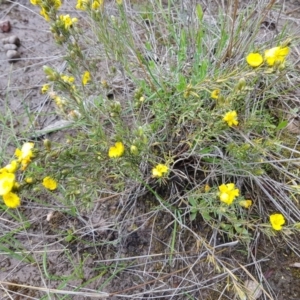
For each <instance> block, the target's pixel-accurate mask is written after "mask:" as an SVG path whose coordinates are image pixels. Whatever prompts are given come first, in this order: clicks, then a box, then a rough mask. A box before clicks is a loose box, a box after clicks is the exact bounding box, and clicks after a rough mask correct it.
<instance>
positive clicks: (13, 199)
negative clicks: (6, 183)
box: [3, 193, 21, 208]
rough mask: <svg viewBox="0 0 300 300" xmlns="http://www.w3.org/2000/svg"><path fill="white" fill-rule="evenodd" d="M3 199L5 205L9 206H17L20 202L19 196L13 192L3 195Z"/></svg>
mask: <svg viewBox="0 0 300 300" xmlns="http://www.w3.org/2000/svg"><path fill="white" fill-rule="evenodd" d="M3 201H4V203H5V205H6V206H7V207H9V208H17V207H19V206H20V204H21V201H20V197H19V196H18V195H17V194H14V193H8V194H6V195H3Z"/></svg>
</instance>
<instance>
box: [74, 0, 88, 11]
mask: <svg viewBox="0 0 300 300" xmlns="http://www.w3.org/2000/svg"><path fill="white" fill-rule="evenodd" d="M88 2H89V0H77V4H76V9H81V10H86V7H87V4H88Z"/></svg>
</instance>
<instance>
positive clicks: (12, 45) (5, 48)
mask: <svg viewBox="0 0 300 300" xmlns="http://www.w3.org/2000/svg"><path fill="white" fill-rule="evenodd" d="M3 48H4V50H16V49H17V48H18V47H17V46H16V45H15V44H5V45H4V46H3Z"/></svg>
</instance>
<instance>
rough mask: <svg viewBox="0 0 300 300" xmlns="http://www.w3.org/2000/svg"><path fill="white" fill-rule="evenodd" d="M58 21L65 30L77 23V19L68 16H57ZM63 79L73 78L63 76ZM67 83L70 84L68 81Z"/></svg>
mask: <svg viewBox="0 0 300 300" xmlns="http://www.w3.org/2000/svg"><path fill="white" fill-rule="evenodd" d="M59 19H60V21H61V22H62V23H63V24H64V26H65V29H66V30H69V29H70V27H71V26H72V25H73V24H74V23H76V22H77V21H78V19H77V18H71V17H70V15H62V16H59ZM62 77H63V76H62ZM65 77H67V78H74V77H69V76H66V75H65ZM67 81H68V80H67ZM68 82H70V81H68Z"/></svg>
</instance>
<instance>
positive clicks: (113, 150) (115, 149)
mask: <svg viewBox="0 0 300 300" xmlns="http://www.w3.org/2000/svg"><path fill="white" fill-rule="evenodd" d="M124 151H125V147H124V145H123V143H122V142H116V143H115V145H114V146H112V147H110V148H109V151H108V156H109V157H110V158H114V157H121V156H122V155H123V154H124Z"/></svg>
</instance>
